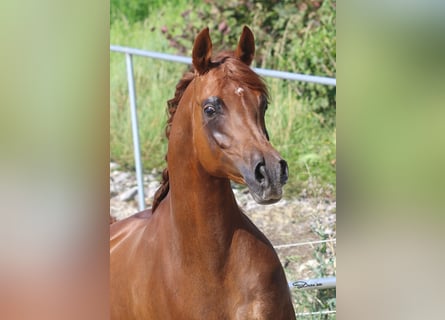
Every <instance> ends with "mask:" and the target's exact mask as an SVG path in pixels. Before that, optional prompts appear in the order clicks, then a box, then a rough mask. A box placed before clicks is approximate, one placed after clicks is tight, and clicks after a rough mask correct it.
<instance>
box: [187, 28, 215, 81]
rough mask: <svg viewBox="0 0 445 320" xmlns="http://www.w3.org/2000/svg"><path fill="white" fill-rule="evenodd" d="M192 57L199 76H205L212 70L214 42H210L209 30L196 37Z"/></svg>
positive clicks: (204, 30)
mask: <svg viewBox="0 0 445 320" xmlns="http://www.w3.org/2000/svg"><path fill="white" fill-rule="evenodd" d="M192 57H193V60H192V61H193V66H194V67H195V70H196V71H198V73H199V74H203V73H205V72H207V71H208V70H209V69H210V58H211V57H212V40H210V35H209V28H205V29H203V30H202V31H201V32H200V33H199V34H198V36H197V37H196V39H195V43H194V45H193V52H192Z"/></svg>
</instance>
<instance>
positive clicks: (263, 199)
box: [243, 165, 287, 204]
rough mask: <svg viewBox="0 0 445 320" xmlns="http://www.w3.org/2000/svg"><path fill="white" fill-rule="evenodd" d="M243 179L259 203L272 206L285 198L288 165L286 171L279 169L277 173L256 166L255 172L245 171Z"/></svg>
mask: <svg viewBox="0 0 445 320" xmlns="http://www.w3.org/2000/svg"><path fill="white" fill-rule="evenodd" d="M277 172H278V173H277ZM243 177H244V180H245V181H246V184H247V187H248V188H249V191H250V194H251V195H252V197H253V199H254V200H255V201H256V202H257V203H259V204H272V203H275V202H278V201H280V200H281V198H282V197H283V186H284V184H285V183H286V182H287V165H286V169H285V170H284V169H281V168H278V169H277V170H276V172H274V169H273V168H266V166H265V165H261V166H256V167H255V170H254V172H252V171H251V170H249V171H247V172H246V171H245V172H244V174H243Z"/></svg>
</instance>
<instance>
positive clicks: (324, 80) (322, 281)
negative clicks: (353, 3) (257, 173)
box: [110, 45, 337, 316]
mask: <svg viewBox="0 0 445 320" xmlns="http://www.w3.org/2000/svg"><path fill="white" fill-rule="evenodd" d="M110 50H111V51H114V52H118V53H122V54H125V59H126V66H127V81H128V93H129V96H130V109H131V123H132V134H133V147H134V160H135V167H136V179H137V184H138V207H139V210H144V209H145V196H144V181H143V170H142V162H141V151H140V143H139V127H138V117H137V103H136V89H135V84H134V73H133V56H134V55H136V56H142V57H147V58H152V59H160V60H166V61H171V62H179V63H185V64H191V63H192V59H191V58H189V57H182V56H176V55H171V54H165V53H159V52H152V51H145V50H140V49H136V48H129V47H122V46H116V45H110ZM253 70H254V71H255V72H256V73H258V74H259V75H261V76H265V77H272V78H279V79H286V80H294V81H302V82H311V83H316V84H321V85H328V86H336V85H337V80H336V79H335V78H329V77H319V76H312V75H305V74H299V73H291V72H284V71H277V70H269V69H261V68H253ZM325 241H326V240H325ZM328 241H336V239H331V240H328ZM317 243H319V241H310V242H305V243H296V244H289V245H282V246H281V247H291V246H298V245H312V244H317ZM279 247H280V246H275V248H276V249H278V248H279ZM288 284H289V288H291V289H297V290H307V289H328V288H335V287H336V277H327V278H317V279H308V280H298V281H291V282H289V283H288ZM332 313H335V310H327V311H321V312H318V313H307V314H306V313H300V314H297V315H298V316H312V315H315V314H320V315H322V314H323V315H325V314H332Z"/></svg>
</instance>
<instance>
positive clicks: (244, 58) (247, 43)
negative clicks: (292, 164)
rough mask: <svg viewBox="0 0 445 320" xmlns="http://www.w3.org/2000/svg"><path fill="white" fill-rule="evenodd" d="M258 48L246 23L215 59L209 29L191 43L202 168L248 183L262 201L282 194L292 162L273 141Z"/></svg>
mask: <svg viewBox="0 0 445 320" xmlns="http://www.w3.org/2000/svg"><path fill="white" fill-rule="evenodd" d="M254 53H255V43H254V37H253V34H252V32H251V31H250V29H249V28H247V27H244V29H243V32H242V35H241V37H240V40H239V42H238V46H237V48H236V50H235V51H234V52H232V53H231V54H227V53H226V54H222V55H219V57H218V56H217V57H216V59H215V60H212V42H211V39H210V36H209V29H208V28H206V29H204V30H202V31H201V32H200V33H199V35H198V36H197V38H196V40H195V43H194V46H193V67H194V69H195V79H194V83H192V84H191V86H193V101H192V104H193V122H194V124H195V125H194V126H193V140H194V145H195V148H196V154H197V156H198V159H199V162H200V164H201V166H202V167H203V168H204V170H206V171H207V172H208V173H209V174H210V175H212V176H216V177H221V178H228V179H230V180H232V181H234V182H237V183H240V184H244V185H247V186H248V188H249V191H250V193H251V194H252V196H253V198H254V199H255V200H256V201H257V202H258V203H260V204H269V203H274V202H277V201H279V200H280V199H281V197H282V187H283V185H284V184H285V183H286V181H287V179H288V166H287V163H286V161H284V160H283V159H282V158H281V156H280V154H279V153H278V152H277V151H276V150H275V149H274V148H273V147H272V145H271V143H270V141H269V136H268V133H267V131H266V125H265V120H264V116H265V112H266V109H267V103H268V92H267V87H266V86H265V84H264V82H263V81H262V80H261V78H260V77H259V76H258V75H257V74H256V73H255V72H254V71H253V70H252V69H251V68H250V64H251V63H252V60H253V57H254Z"/></svg>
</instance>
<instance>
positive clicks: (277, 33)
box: [164, 0, 336, 126]
mask: <svg viewBox="0 0 445 320" xmlns="http://www.w3.org/2000/svg"><path fill="white" fill-rule="evenodd" d="M181 16H182V19H180V20H179V21H178V22H177V23H175V24H174V25H173V26H172V27H171V28H166V29H164V34H165V36H166V38H167V39H168V40H169V43H170V45H171V46H172V47H174V48H176V49H177V53H178V54H182V55H190V50H191V45H190V44H191V43H193V40H194V37H195V36H196V34H197V33H198V32H199V31H200V30H201V29H202V28H204V27H206V26H208V27H209V28H210V29H211V30H212V32H211V34H212V42H213V43H214V46H215V47H216V49H217V50H222V49H227V48H234V46H235V45H236V44H237V41H238V37H239V34H240V29H241V28H242V26H243V25H249V26H250V27H251V28H252V29H253V30H254V33H255V43H256V46H257V50H256V55H255V59H256V65H257V66H261V67H263V68H269V69H278V70H286V71H290V72H298V73H304V74H311V75H319V76H329V77H335V76H336V67H335V64H336V62H335V59H336V30H335V22H336V2H335V0H324V1H314V0H299V1H291V0H286V1H269V0H256V1H255V0H231V1H224V0H216V1H208V2H207V5H206V6H203V7H202V8H194V10H190V9H187V10H185V11H184V12H183V13H182V15H181ZM293 90H294V91H295V93H296V95H297V97H298V98H299V99H301V100H304V101H307V102H310V103H311V105H312V110H313V111H314V112H316V113H317V114H318V115H319V119H320V121H321V123H322V124H323V125H330V126H335V115H336V112H335V111H336V110H335V109H336V88H335V87H331V86H323V85H316V84H310V83H294V86H293Z"/></svg>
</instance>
